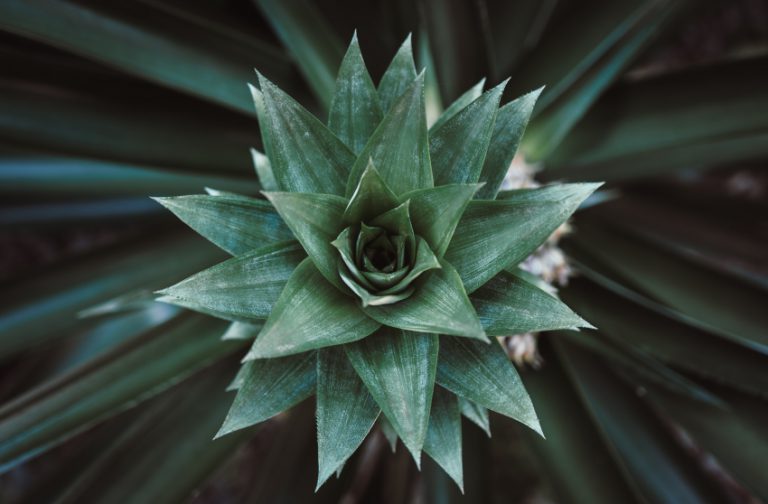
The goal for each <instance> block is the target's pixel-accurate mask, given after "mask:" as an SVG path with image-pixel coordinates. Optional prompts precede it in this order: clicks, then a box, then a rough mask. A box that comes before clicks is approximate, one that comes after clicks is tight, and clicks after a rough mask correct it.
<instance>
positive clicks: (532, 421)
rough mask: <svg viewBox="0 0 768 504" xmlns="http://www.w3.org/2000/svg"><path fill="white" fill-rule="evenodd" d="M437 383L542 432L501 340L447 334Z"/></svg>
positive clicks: (442, 345) (442, 340)
mask: <svg viewBox="0 0 768 504" xmlns="http://www.w3.org/2000/svg"><path fill="white" fill-rule="evenodd" d="M436 380H437V383H439V384H440V385H442V386H443V387H445V388H447V389H448V390H450V391H451V392H453V393H454V394H456V395H458V396H461V397H464V398H466V399H469V400H470V401H473V402H475V403H477V404H479V405H481V406H485V407H486V408H488V409H490V410H493V411H496V412H497V413H501V414H502V415H506V416H508V417H510V418H514V419H515V420H517V421H518V422H520V423H522V424H524V425H527V426H528V427H530V428H531V429H533V430H534V431H536V432H538V433H539V434H541V426H540V425H539V420H538V418H537V416H536V412H535V411H534V410H533V404H532V403H531V398H530V397H529V396H528V392H526V390H525V387H524V386H523V382H522V381H520V376H519V375H518V374H517V371H516V370H515V367H514V366H513V365H512V363H511V362H509V359H508V358H507V354H506V353H504V350H502V349H501V346H499V344H498V343H496V342H492V343H491V344H490V345H488V344H483V343H480V342H478V341H472V340H470V339H466V338H453V337H448V336H443V337H442V338H441V341H440V358H439V359H438V363H437V378H436Z"/></svg>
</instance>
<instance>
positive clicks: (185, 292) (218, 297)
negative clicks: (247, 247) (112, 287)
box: [160, 241, 305, 320]
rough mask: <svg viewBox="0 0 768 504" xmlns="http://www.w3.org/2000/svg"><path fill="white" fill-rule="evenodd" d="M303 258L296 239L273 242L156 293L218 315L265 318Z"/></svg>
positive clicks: (189, 306)
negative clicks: (294, 240) (273, 243)
mask: <svg viewBox="0 0 768 504" xmlns="http://www.w3.org/2000/svg"><path fill="white" fill-rule="evenodd" d="M304 257H305V255H304V251H303V250H301V247H300V246H299V245H298V244H297V243H296V242H293V241H291V242H283V243H277V244H275V245H269V246H267V247H262V248H260V249H256V250H253V251H251V252H249V253H247V254H244V255H241V256H237V257H233V258H232V259H229V260H227V261H224V262H223V263H220V264H217V265H216V266H213V267H211V268H208V269H207V270H203V271H201V272H200V273H197V274H195V275H192V276H191V277H189V278H187V279H186V280H182V281H181V282H179V283H177V284H176V285H174V286H172V287H168V288H167V289H163V290H162V291H160V293H161V294H163V295H164V296H166V297H169V298H170V299H168V300H167V301H168V302H171V303H174V304H179V305H180V306H185V307H187V308H191V309H198V310H199V311H202V312H203V313H209V314H214V315H216V316H219V317H222V318H234V319H235V320H254V319H256V320H259V319H265V318H267V316H268V315H269V314H270V312H271V311H272V307H273V305H274V304H275V302H276V301H277V299H278V296H279V295H280V293H281V292H282V290H283V287H284V286H285V284H286V282H287V281H288V279H289V277H290V276H291V274H292V273H293V271H294V269H296V267H297V266H298V265H299V263H300V262H301V261H302V259H304ZM164 300H165V299H164ZM177 301H178V302H177Z"/></svg>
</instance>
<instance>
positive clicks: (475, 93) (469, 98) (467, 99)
mask: <svg viewBox="0 0 768 504" xmlns="http://www.w3.org/2000/svg"><path fill="white" fill-rule="evenodd" d="M483 86H485V78H482V79H480V82H478V83H477V84H475V85H474V86H472V87H471V88H469V89H468V90H466V91H465V92H464V94H463V95H461V96H459V97H458V98H456V100H455V101H454V102H453V103H451V105H450V106H449V107H448V108H447V109H445V110H444V111H443V113H442V114H440V117H438V118H437V121H435V123H434V124H433V125H432V126H430V128H429V134H430V136H431V135H432V133H433V132H434V131H436V130H437V129H438V128H439V127H440V126H441V125H442V124H443V123H444V122H445V121H447V120H448V119H450V118H451V117H453V116H455V115H456V114H457V113H458V112H460V111H461V110H463V109H464V108H465V107H466V106H467V105H469V104H470V103H472V102H473V101H475V100H476V99H477V98H479V97H480V95H482V94H483Z"/></svg>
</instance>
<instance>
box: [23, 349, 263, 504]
mask: <svg viewBox="0 0 768 504" xmlns="http://www.w3.org/2000/svg"><path fill="white" fill-rule="evenodd" d="M232 363H233V361H232V359H226V360H224V361H223V362H220V363H218V364H216V365H215V366H212V367H211V368H209V369H206V370H204V371H203V372H201V373H198V374H196V375H195V376H193V377H192V378H191V379H189V380H186V381H184V382H183V383H182V384H181V385H180V386H177V387H174V388H173V389H172V390H171V391H169V393H168V394H165V395H163V397H162V398H158V399H157V400H155V401H154V402H152V403H151V404H150V405H149V407H148V408H146V410H145V411H144V412H143V413H142V414H141V416H140V417H139V418H138V419H135V420H134V421H132V422H130V423H129V424H128V425H127V426H126V427H123V428H118V430H117V431H116V432H112V433H111V434H110V437H109V439H107V440H105V441H104V442H102V443H100V444H99V449H98V452H97V453H95V454H93V455H92V456H91V457H89V458H88V459H87V460H84V461H83V462H81V463H80V464H79V465H78V467H77V469H78V471H77V476H76V477H72V478H69V479H67V480H66V486H65V488H64V489H61V488H60V489H58V492H54V491H53V489H49V488H46V490H51V498H50V500H49V499H44V500H40V501H38V500H36V499H34V498H33V499H31V500H32V501H33V502H53V501H54V500H56V501H58V502H61V503H74V502H122V503H125V504H140V503H143V502H180V501H184V500H186V499H188V498H189V497H190V496H191V495H193V494H194V491H195V489H197V488H198V487H199V485H200V482H201V481H204V480H206V479H207V478H208V477H210V476H211V475H212V474H215V473H216V472H217V471H219V470H220V468H221V466H222V465H223V464H225V463H226V462H227V461H228V460H230V459H231V457H232V456H233V455H234V453H235V452H236V451H237V450H238V448H240V447H241V446H242V444H243V442H244V441H246V440H248V439H249V438H250V437H251V436H253V432H252V431H246V432H243V433H242V434H241V435H239V436H229V437H227V438H226V439H220V440H217V441H214V442H212V441H211V438H212V437H213V435H214V433H215V432H216V429H217V428H218V427H219V425H221V419H222V417H223V416H224V415H225V414H226V412H227V407H228V406H229V403H230V398H229V397H228V395H227V394H223V393H222V388H223V386H224V383H226V382H225V378H226V371H228V370H229V369H230V366H231V364H232ZM159 459H162V461H163V463H162V465H161V466H158V465H157V463H156V462H157V460H159ZM65 463H66V462H65ZM118 468H119V469H118ZM60 470H61V468H58V469H57V472H59V471H60Z"/></svg>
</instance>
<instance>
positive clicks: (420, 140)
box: [158, 36, 597, 487]
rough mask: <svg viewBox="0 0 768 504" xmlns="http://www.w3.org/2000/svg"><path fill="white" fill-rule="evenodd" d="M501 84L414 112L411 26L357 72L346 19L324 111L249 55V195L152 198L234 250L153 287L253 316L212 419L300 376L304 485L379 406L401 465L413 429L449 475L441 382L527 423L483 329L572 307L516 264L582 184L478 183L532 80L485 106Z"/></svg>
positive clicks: (452, 401) (523, 327)
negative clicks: (306, 456) (378, 68)
mask: <svg viewBox="0 0 768 504" xmlns="http://www.w3.org/2000/svg"><path fill="white" fill-rule="evenodd" d="M505 85H506V82H503V83H502V84H500V85H498V86H496V87H495V88H493V89H490V90H488V91H486V92H485V93H483V94H482V95H480V96H478V97H473V96H472V97H470V96H465V97H462V98H459V99H458V100H457V102H456V103H455V104H454V105H453V106H452V107H449V108H448V110H447V111H446V112H445V113H444V114H443V115H442V116H441V117H440V119H439V120H438V121H437V122H436V123H435V125H434V126H433V127H432V128H431V129H429V130H428V129H427V121H426V110H425V105H424V74H423V72H422V73H421V74H419V75H418V76H417V74H416V67H415V64H414V61H413V56H412V51H411V42H410V37H409V38H408V39H406V41H405V43H404V44H403V45H402V47H401V48H400V50H399V51H398V53H397V54H396V55H395V57H394V58H393V60H392V63H391V64H390V66H389V68H388V69H387V71H386V72H385V73H384V76H383V77H382V78H381V83H380V84H379V87H378V88H376V87H374V85H373V81H372V80H371V77H370V75H369V74H368V71H367V69H366V67H365V64H364V62H363V58H362V54H361V52H360V47H359V45H358V41H357V37H356V36H355V37H353V39H352V42H351V43H350V45H349V49H348V50H347V53H346V56H345V57H344V59H343V61H342V63H341V67H340V69H339V75H338V79H337V83H336V91H335V93H334V97H333V100H332V103H331V109H330V114H329V117H328V126H325V125H324V124H323V123H322V122H321V121H319V120H318V119H317V118H315V117H314V116H313V115H312V114H311V113H310V112H309V111H307V110H306V109H304V108H303V107H302V106H301V105H300V104H299V103H297V102H296V101H295V100H293V99H292V98H290V97H289V96H288V95H287V94H285V93H284V92H283V91H281V90H280V89H279V88H278V87H277V86H275V85H274V84H273V83H272V82H270V81H269V80H268V79H266V78H265V77H264V76H262V75H261V74H259V89H257V88H255V87H253V88H252V93H253V96H254V101H255V103H256V110H257V112H258V117H259V123H260V126H261V132H262V142H263V145H264V148H265V150H266V152H267V157H266V159H264V158H262V157H261V155H259V154H257V160H258V163H259V164H260V165H261V170H260V171H261V176H262V181H261V182H262V186H267V185H272V184H274V189H273V190H271V191H268V192H264V193H263V194H264V196H265V197H266V199H267V201H264V200H259V199H255V198H248V197H246V196H240V195H236V194H229V193H219V192H214V194H210V195H193V196H178V197H172V198H161V199H159V200H158V201H160V203H162V204H163V205H165V206H166V207H167V208H169V209H170V210H171V211H173V212H174V213H175V214H176V215H177V216H178V217H179V218H181V219H182V220H183V221H184V222H186V223H187V224H189V225H190V226H191V227H192V228H194V229H195V230H196V231H197V232H199V233H200V234H201V235H203V236H205V237H206V238H208V239H209V240H211V241H212V242H213V243H215V244H217V245H219V246H221V247H222V248H223V249H224V250H226V251H227V252H229V253H231V254H234V255H235V257H234V258H232V259H229V260H227V261H225V262H223V263H221V264H218V265H216V266H213V267H211V268H209V269H207V270H205V271H202V272H200V273H198V274H196V275H193V276H192V277H190V278H187V279H186V280H183V281H182V282H180V283H178V284H176V285H174V286H173V287H170V288H168V289H164V290H163V291H161V294H162V299H163V300H164V301H167V302H170V303H175V304H178V305H180V306H183V307H187V308H191V309H194V310H199V311H201V312H203V313H207V314H211V315H215V316H218V317H221V318H224V319H228V320H232V321H233V325H232V327H231V330H232V331H236V332H237V333H238V334H242V335H256V339H255V341H254V342H253V345H252V346H251V348H250V350H249V351H248V353H247V354H246V356H245V358H244V360H243V366H242V367H241V369H240V372H239V373H238V376H237V378H236V379H235V381H234V383H233V384H232V385H231V388H233V389H237V391H238V392H237V396H236V397H235V399H234V403H233V405H232V408H231V409H230V411H229V414H228V415H227V418H226V420H225V421H224V425H223V426H222V428H221V430H220V431H219V434H218V436H222V435H224V434H227V433H230V432H233V431H236V430H239V429H243V428H246V427H250V426H252V425H254V424H257V423H259V422H263V421H265V420H267V419H269V418H271V417H273V416H275V415H277V414H279V413H280V412H282V411H283V410H286V409H287V408H290V407H291V406H294V405H295V404H296V403H298V402H299V401H301V400H302V399H305V398H306V397H307V396H309V395H312V394H313V393H314V394H315V395H316V397H317V400H316V402H317V440H318V461H319V475H318V481H317V485H318V487H319V486H320V485H322V484H323V483H324V482H325V481H326V480H327V479H328V477H330V476H331V475H332V474H334V473H336V472H338V471H340V470H341V468H342V466H343V465H344V463H345V462H346V460H347V459H348V458H349V457H350V456H351V455H352V454H353V452H354V451H355V450H356V449H357V448H358V447H359V446H360V444H361V443H362V442H363V440H364V438H365V436H366V435H367V434H368V432H369V431H370V430H371V428H372V427H373V424H374V422H375V421H376V419H377V418H378V417H379V415H380V414H382V413H383V419H385V421H387V422H388V424H389V425H390V426H391V427H392V429H393V430H394V432H395V433H396V434H397V436H399V437H400V439H402V440H403V443H404V444H405V446H406V447H407V448H408V450H409V451H410V452H411V454H412V455H413V458H414V460H415V461H416V464H417V465H418V464H420V460H421V452H422V449H423V450H424V451H426V452H427V454H429V455H430V456H431V457H432V458H434V459H435V461H436V462H437V463H438V464H439V465H440V466H441V467H443V468H444V469H445V470H446V471H447V473H448V474H450V476H451V477H452V478H453V479H454V481H455V482H456V483H457V484H458V485H459V487H463V472H462V459H461V422H460V411H461V409H460V406H459V402H460V401H466V403H467V406H466V408H469V409H470V410H471V411H473V412H474V415H473V416H475V418H477V416H478V415H479V416H480V417H485V416H487V412H485V411H484V409H485V408H489V409H491V410H493V411H497V412H499V413H501V414H503V415H507V416H509V417H511V418H514V419H516V420H518V421H520V422H522V423H523V424H525V425H527V426H528V427H530V428H532V429H533V430H535V431H537V432H539V433H541V428H540V426H539V422H538V419H537V417H536V413H535V412H534V409H533V405H532V404H531V400H530V398H529V397H528V394H527V392H526V391H525V389H524V387H523V384H522V382H521V381H520V377H519V376H518V374H517V373H516V371H515V369H514V367H513V366H512V364H511V363H510V362H509V361H508V360H507V359H506V356H505V354H504V352H503V350H502V349H501V347H500V346H499V345H498V344H497V343H496V342H494V343H491V340H489V338H488V337H489V336H504V335H509V334H516V333H520V332H525V331H543V330H553V329H578V328H579V327H591V326H589V324H587V323H586V322H584V321H583V320H582V319H581V318H580V317H578V316H577V315H576V314H574V313H573V312H572V311H571V310H570V309H569V308H568V307H567V306H565V305H564V304H563V303H562V302H560V301H559V300H558V299H557V298H555V297H553V296H551V295H550V294H549V293H547V292H544V291H542V290H540V289H539V288H538V287H537V286H535V285H533V284H531V283H529V282H527V281H526V280H524V279H523V278H522V277H521V274H519V273H517V271H518V270H517V264H518V263H519V262H521V261H522V260H523V259H525V258H526V257H528V256H529V255H530V254H531V253H532V252H534V251H535V250H536V249H537V248H538V247H539V246H540V245H541V244H542V243H543V242H544V241H545V240H546V239H547V238H548V237H549V236H550V235H551V234H552V232H553V231H554V230H555V229H556V228H557V227H558V226H560V225H561V224H562V223H563V222H564V221H565V220H566V219H567V218H568V217H569V216H570V215H571V213H573V211H574V210H576V208H577V207H578V206H579V204H580V203H581V202H582V201H583V200H584V199H586V197H587V196H589V195H590V194H591V193H592V192H593V191H594V190H595V189H596V187H597V185H596V184H562V185H552V186H548V187H543V188H539V189H533V190H517V191H504V192H502V193H501V194H500V197H499V199H497V200H495V201H494V199H495V198H496V197H497V195H499V194H498V193H499V186H500V185H501V182H502V180H503V178H504V174H505V173H506V171H507V167H508V166H509V163H510V161H511V160H512V158H513V157H514V154H515V151H516V149H517V146H518V144H519V141H520V137H521V136H522V134H523V131H524V129H525V125H526V124H527V123H528V118H529V116H530V114H531V111H532V110H533V105H534V103H535V101H536V97H537V96H538V94H539V92H538V91H536V92H533V93H530V94H527V95H525V96H523V97H521V98H518V99H517V100H514V101H512V102H511V103H509V104H508V105H506V106H505V107H504V108H502V109H499V101H500V99H501V95H502V92H503V91H504V87H505ZM496 123H499V124H500V125H503V126H502V127H500V128H499V129H498V130H495V128H494V126H495V124H496ZM494 133H495V134H494ZM489 152H490V154H489ZM486 160H487V161H486ZM267 170H268V172H267ZM267 180H268V181H269V182H267V183H266V184H265V181H267ZM478 182H479V183H478ZM481 191H482V192H481ZM483 196H484V197H483ZM473 198H474V199H473ZM436 384H437V387H436ZM481 425H484V423H481Z"/></svg>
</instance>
